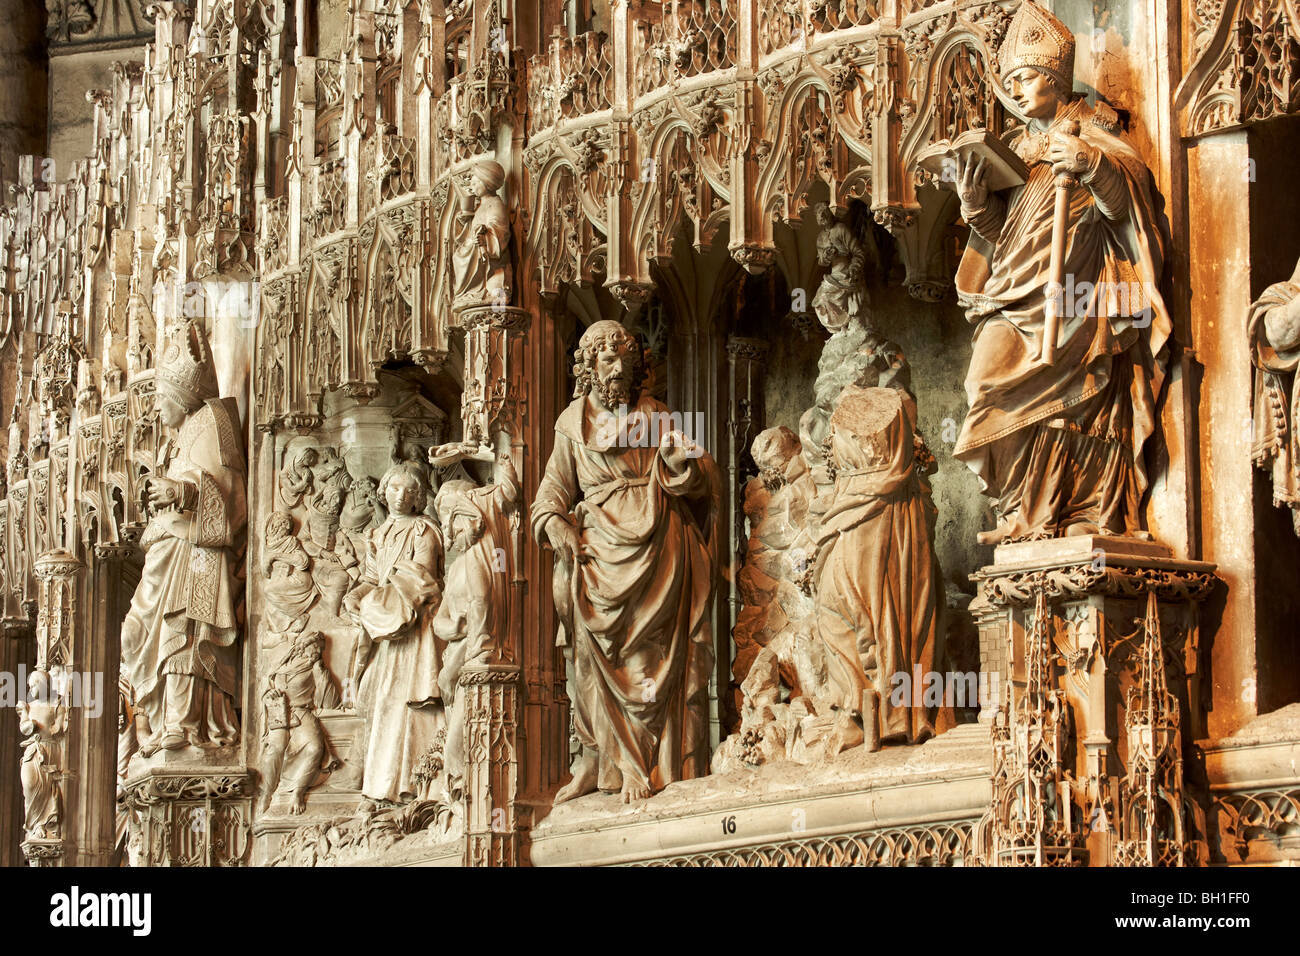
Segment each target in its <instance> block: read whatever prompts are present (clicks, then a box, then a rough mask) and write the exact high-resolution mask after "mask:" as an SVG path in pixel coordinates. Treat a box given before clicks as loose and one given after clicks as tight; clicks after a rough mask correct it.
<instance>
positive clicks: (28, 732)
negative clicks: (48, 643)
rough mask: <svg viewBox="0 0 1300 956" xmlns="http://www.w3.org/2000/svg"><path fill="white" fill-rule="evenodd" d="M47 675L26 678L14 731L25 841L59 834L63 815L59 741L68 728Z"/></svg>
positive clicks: (39, 673)
mask: <svg viewBox="0 0 1300 956" xmlns="http://www.w3.org/2000/svg"><path fill="white" fill-rule="evenodd" d="M51 684H52V682H51V675H50V673H49V672H47V671H45V670H40V669H38V670H34V671H32V673H31V675H30V676H29V677H28V678H27V691H28V699H27V700H25V701H19V702H18V705H17V709H18V732H19V733H20V734H22V735H23V737H24V739H23V741H22V744H21V746H22V748H23V756H22V765H21V768H20V770H19V774H18V776H19V780H20V781H21V783H22V787H23V828H24V830H25V831H26V833H27V838H28V839H34V840H45V839H52V838H55V837H57V836H58V835H59V824H60V817H61V815H62V813H63V804H62V796H61V794H60V791H59V782H58V773H59V771H60V770H61V769H62V767H61V766H60V764H61V761H60V754H61V753H62V743H61V741H62V738H63V734H64V732H65V731H66V730H67V726H68V714H67V706H66V705H65V704H64V702H63V700H62V699H61V698H60V697H59V696H58V695H56V694H53V693H51V691H52V686H51Z"/></svg>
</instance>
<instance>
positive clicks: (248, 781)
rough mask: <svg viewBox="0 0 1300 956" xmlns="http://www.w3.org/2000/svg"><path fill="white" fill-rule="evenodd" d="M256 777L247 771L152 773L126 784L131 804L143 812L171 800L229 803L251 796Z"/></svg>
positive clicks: (155, 771) (154, 771) (153, 771)
mask: <svg viewBox="0 0 1300 956" xmlns="http://www.w3.org/2000/svg"><path fill="white" fill-rule="evenodd" d="M253 789H254V785H253V775H252V774H251V773H248V772H247V771H239V770H233V771H213V772H210V773H205V772H200V771H193V770H184V771H159V770H152V771H150V772H148V773H147V774H145V775H144V776H143V777H141V778H140V779H138V780H133V781H129V782H128V783H127V785H126V801H127V805H128V806H130V807H131V808H132V809H142V808H144V807H149V806H152V805H154V804H157V803H162V802H165V801H168V800H228V799H238V798H243V797H251V796H252V792H253Z"/></svg>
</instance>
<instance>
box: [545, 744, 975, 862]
mask: <svg viewBox="0 0 1300 956" xmlns="http://www.w3.org/2000/svg"><path fill="white" fill-rule="evenodd" d="M987 735H988V729H987V727H985V726H983V725H980V724H967V725H963V726H961V727H958V728H955V729H954V730H952V731H950V732H949V733H947V734H944V735H943V736H941V737H938V738H935V739H934V740H931V741H928V742H926V743H925V744H923V745H921V746H919V747H899V748H889V749H886V750H883V751H880V752H878V753H874V754H870V753H866V752H865V751H864V750H862V749H858V750H855V751H850V752H848V753H845V754H842V755H840V758H839V759H837V760H835V761H834V762H832V763H830V764H827V765H824V766H821V767H803V766H799V765H797V764H792V763H781V764H772V765H768V766H765V767H764V768H763V769H762V770H761V771H752V772H747V773H734V774H726V775H717V776H708V777H701V778H698V779H695V780H687V781H683V782H681V783H676V784H673V785H671V786H669V787H668V788H666V789H665V790H664V791H663V792H662V793H659V794H656V795H655V796H654V797H652V798H650V799H649V800H646V801H642V802H640V803H638V804H634V805H630V806H629V805H627V804H624V803H622V801H621V800H620V799H619V796H618V795H617V794H591V795H589V796H586V797H582V798H580V799H578V800H574V801H572V802H570V803H567V804H562V805H560V806H559V807H556V808H554V809H553V810H551V811H550V813H549V814H548V815H547V816H546V817H545V819H543V820H542V821H541V822H540V823H538V824H537V825H536V826H534V827H533V829H532V831H531V833H530V834H529V845H530V851H529V860H530V862H531V863H532V865H534V866H609V865H620V864H622V865H626V864H651V865H656V864H667V865H679V866H692V865H703V866H709V865H759V866H762V865H777V866H780V865H786V866H790V865H793V866H801V865H802V866H808V865H814V866H815V865H836V864H844V863H869V862H871V861H872V860H879V861H880V862H883V863H887V864H898V863H906V862H914V859H913V858H914V857H917V856H918V855H919V856H922V857H924V858H925V860H926V861H933V860H934V859H935V858H936V857H937V858H940V861H941V862H944V863H949V864H953V863H955V864H961V863H963V862H964V861H965V856H966V855H967V854H968V853H969V852H970V849H971V848H970V839H969V837H970V831H971V829H972V827H973V826H974V824H975V823H976V822H977V821H978V820H979V818H980V817H981V816H982V815H983V813H984V810H985V808H986V807H987V806H988V801H989V760H990V749H989V744H988V736H987Z"/></svg>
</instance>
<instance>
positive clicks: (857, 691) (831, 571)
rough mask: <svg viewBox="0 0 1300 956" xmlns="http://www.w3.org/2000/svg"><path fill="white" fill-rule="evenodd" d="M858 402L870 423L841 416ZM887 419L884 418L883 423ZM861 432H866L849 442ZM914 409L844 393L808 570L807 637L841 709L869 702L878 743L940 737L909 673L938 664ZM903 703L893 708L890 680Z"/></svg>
mask: <svg viewBox="0 0 1300 956" xmlns="http://www.w3.org/2000/svg"><path fill="white" fill-rule="evenodd" d="M859 398H863V399H864V400H865V401H869V402H870V403H871V405H872V406H874V408H873V411H872V413H871V414H872V419H873V420H872V421H871V422H870V423H864V422H862V421H860V420H859V421H855V420H854V417H853V416H852V415H846V414H844V413H845V412H846V411H849V410H850V409H851V408H853V407H855V406H858V399H859ZM886 416H887V417H886ZM864 425H866V427H867V428H868V429H869V430H870V431H871V433H870V434H859V431H861V430H862V429H863V427H864ZM915 431H916V407H915V403H914V402H913V401H912V399H911V397H910V396H908V395H906V394H905V393H903V392H900V391H897V390H896V389H892V388H873V389H859V388H857V387H855V386H850V387H849V388H848V389H846V390H845V393H844V395H843V396H842V397H841V399H840V406H839V408H838V409H837V411H836V413H835V414H834V415H833V416H832V418H831V430H830V441H831V456H832V461H833V462H834V464H835V469H836V475H835V490H834V494H833V497H832V498H831V502H830V505H829V507H828V508H827V510H826V513H825V514H824V515H823V516H822V521H821V526H820V531H819V536H818V556H817V566H816V569H815V572H814V579H815V581H816V591H815V593H816V595H817V618H816V620H817V635H818V637H819V638H820V639H821V640H822V642H823V643H824V644H825V646H826V651H827V655H826V656H827V676H828V678H829V680H830V684H831V688H832V690H833V692H834V695H835V697H836V698H837V699H838V703H839V705H840V706H841V707H843V708H845V709H847V710H850V711H858V710H860V709H861V707H862V693H863V691H864V690H867V689H874V690H875V691H876V693H877V695H878V698H879V700H878V706H879V708H880V709H879V714H880V736H881V739H882V740H884V739H889V738H895V739H901V740H905V741H906V742H908V743H920V742H921V741H924V740H925V739H926V738H928V737H931V736H933V735H934V734H935V733H936V732H942V731H943V730H945V729H947V727H946V726H945V725H944V723H946V721H944V722H942V723H941V724H940V726H939V727H937V728H936V720H942V718H943V717H944V716H947V715H940V714H939V713H938V712H937V710H938V709H937V708H934V707H931V708H926V707H923V706H920V705H921V703H922V699H921V691H922V688H921V686H920V681H919V678H918V677H917V675H924V674H926V673H927V672H930V671H934V670H935V669H936V667H935V665H936V662H937V660H938V656H939V650H940V649H939V647H938V644H939V641H940V639H941V634H942V631H941V630H940V628H939V616H940V610H939V609H940V605H941V603H942V600H943V592H942V590H941V588H942V585H941V583H940V582H941V581H942V576H941V574H940V571H939V563H938V559H937V558H936V557H935V554H934V520H935V509H934V504H933V503H932V502H931V501H930V497H929V489H928V487H926V485H925V483H924V482H923V481H922V479H921V477H920V475H919V474H918V473H917V470H916V457H915V454H916V453H915V445H914V442H913V436H914V434H915ZM900 674H905V675H907V678H908V680H907V684H908V685H913V684H915V686H912V687H911V695H910V698H908V699H904V700H903V701H902V702H901V705H896V704H895V698H896V696H897V695H895V694H893V693H892V691H893V689H894V687H895V686H897V685H896V683H895V680H894V678H895V675H900Z"/></svg>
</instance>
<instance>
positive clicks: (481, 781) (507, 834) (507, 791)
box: [457, 664, 520, 866]
mask: <svg viewBox="0 0 1300 956" xmlns="http://www.w3.org/2000/svg"><path fill="white" fill-rule="evenodd" d="M457 693H460V694H464V695H466V696H465V784H464V787H465V865H466V866H517V865H518V863H519V823H520V821H518V820H517V819H516V812H515V803H516V798H517V796H518V792H519V752H518V740H517V736H518V726H519V668H518V667H516V666H514V665H512V664H485V665H479V666H476V667H466V668H465V669H464V671H462V672H461V675H460V682H459V686H458V689H457Z"/></svg>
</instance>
